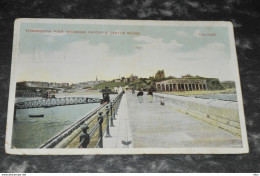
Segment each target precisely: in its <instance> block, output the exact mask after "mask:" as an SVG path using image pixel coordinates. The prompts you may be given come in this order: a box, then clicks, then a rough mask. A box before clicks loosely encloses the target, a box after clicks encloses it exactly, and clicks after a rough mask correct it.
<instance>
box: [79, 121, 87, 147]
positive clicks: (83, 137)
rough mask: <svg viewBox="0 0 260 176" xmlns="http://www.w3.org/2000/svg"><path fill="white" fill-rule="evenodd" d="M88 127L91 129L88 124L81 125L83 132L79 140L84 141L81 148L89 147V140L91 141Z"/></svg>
mask: <svg viewBox="0 0 260 176" xmlns="http://www.w3.org/2000/svg"><path fill="white" fill-rule="evenodd" d="M88 129H89V127H88V126H86V125H82V126H81V130H82V133H81V135H80V137H79V142H80V143H81V142H82V144H81V148H87V147H88V144H89V141H90V136H89V134H88V133H87V130H88Z"/></svg>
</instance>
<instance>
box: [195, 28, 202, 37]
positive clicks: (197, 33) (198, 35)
mask: <svg viewBox="0 0 260 176" xmlns="http://www.w3.org/2000/svg"><path fill="white" fill-rule="evenodd" d="M200 33H201V32H200V30H195V31H194V33H193V36H194V37H201V36H200Z"/></svg>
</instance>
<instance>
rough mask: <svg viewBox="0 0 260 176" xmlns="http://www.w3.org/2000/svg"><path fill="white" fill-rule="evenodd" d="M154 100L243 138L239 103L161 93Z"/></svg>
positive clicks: (155, 95) (155, 94) (156, 94)
mask: <svg viewBox="0 0 260 176" xmlns="http://www.w3.org/2000/svg"><path fill="white" fill-rule="evenodd" d="M162 97H163V98H162ZM154 98H155V100H156V101H165V106H168V107H170V108H173V109H175V110H177V111H179V112H182V113H186V114H188V115H190V116H192V117H194V118H196V119H199V120H202V121H204V122H207V123H209V124H211V125H213V126H215V127H218V128H221V129H223V130H226V131H228V132H230V133H232V134H234V135H236V136H240V137H241V130H240V122H239V113H238V104H237V102H232V101H222V100H213V99H202V98H195V97H184V96H177V95H167V94H160V93H154Z"/></svg>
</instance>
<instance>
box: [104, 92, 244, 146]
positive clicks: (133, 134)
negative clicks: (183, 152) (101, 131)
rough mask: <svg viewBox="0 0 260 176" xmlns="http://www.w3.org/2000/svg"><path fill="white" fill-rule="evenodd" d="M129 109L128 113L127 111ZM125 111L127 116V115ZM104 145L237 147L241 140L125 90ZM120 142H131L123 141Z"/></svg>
mask: <svg viewBox="0 0 260 176" xmlns="http://www.w3.org/2000/svg"><path fill="white" fill-rule="evenodd" d="M127 112H128V114H127ZM126 114H127V115H126ZM116 118H117V120H116V121H114V122H115V127H113V128H110V129H111V133H110V134H111V135H112V137H111V138H105V139H104V147H105V148H122V147H134V148H174V147H175V148H177V147H240V146H241V145H242V143H241V139H240V138H239V137H237V136H234V135H232V134H230V133H228V132H226V131H224V130H221V129H219V128H216V127H214V126H211V125H209V124H207V123H205V122H203V121H200V120H197V119H195V118H193V117H190V116H188V115H186V114H183V113H180V112H177V111H175V110H174V109H172V108H170V107H167V106H161V105H160V104H159V103H158V102H155V101H154V102H153V103H149V102H148V97H147V96H146V95H145V96H144V102H143V103H139V102H138V101H137V97H136V94H135V95H133V94H132V93H130V92H126V94H125V95H124V96H123V99H122V101H121V105H120V108H119V112H118V115H117V117H116ZM122 141H125V142H129V141H131V142H130V143H131V144H130V145H124V144H122Z"/></svg>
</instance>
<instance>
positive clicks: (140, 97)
mask: <svg viewBox="0 0 260 176" xmlns="http://www.w3.org/2000/svg"><path fill="white" fill-rule="evenodd" d="M143 95H144V93H143V91H142V89H140V91H139V92H138V93H137V98H138V102H139V103H142V102H143Z"/></svg>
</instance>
